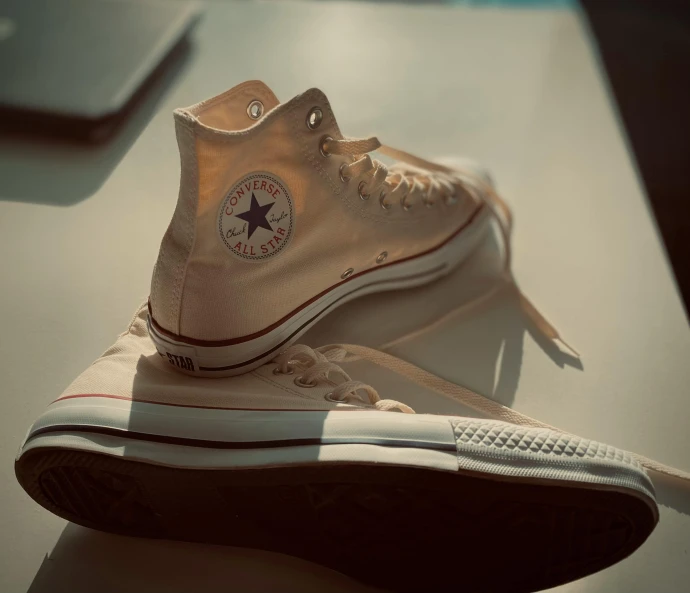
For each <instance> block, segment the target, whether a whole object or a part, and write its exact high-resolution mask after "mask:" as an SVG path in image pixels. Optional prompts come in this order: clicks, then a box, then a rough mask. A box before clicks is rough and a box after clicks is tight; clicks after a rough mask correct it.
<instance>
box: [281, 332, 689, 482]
mask: <svg viewBox="0 0 690 593" xmlns="http://www.w3.org/2000/svg"><path fill="white" fill-rule="evenodd" d="M359 359H365V360H368V361H370V362H373V363H374V364H377V365H378V366H381V367H383V368H386V369H388V370H390V371H393V372H394V373H396V374H398V375H401V376H403V377H405V378H406V379H409V380H410V381H412V382H413V383H415V384H417V385H419V386H421V387H423V388H425V389H430V390H431V391H434V392H436V393H438V394H440V395H443V396H445V397H448V398H450V399H452V400H454V401H456V402H459V403H461V404H463V405H465V406H467V407H469V408H472V409H473V410H476V411H477V412H480V413H482V414H485V415H487V416H489V417H491V418H494V419H496V420H501V421H503V422H509V423H511V424H516V425H519V426H526V427H530V428H546V429H549V430H556V431H558V432H560V433H562V434H565V435H568V436H575V435H573V434H572V433H569V432H566V431H563V430H561V429H559V428H556V427H554V426H551V425H550V424H546V423H544V422H540V421H539V420H536V419H535V418H532V417H530V416H527V415H526V414H521V413H520V412H517V411H515V410H513V409H511V408H508V407H506V406H504V405H502V404H499V403H498V402H495V401H494V400H492V399H490V398H488V397H485V396H483V395H480V394H478V393H475V392H474V391H472V390H471V389H468V388H467V387H462V386H461V385H456V384H455V383H451V382H450V381H446V380H445V379H442V378H441V377H437V376H436V375H434V374H432V373H430V372H428V371H425V370H424V369H420V368H419V367H417V366H415V365H413V364H411V363H409V362H406V361H404V360H401V359H400V358H396V357H395V356H392V355H391V354H387V353H385V352H381V351H379V350H375V349H373V348H367V347H366V346H356V345H352V344H333V345H330V346H322V347H320V348H317V349H316V350H313V349H312V348H309V347H308V346H305V345H302V344H298V345H294V346H290V347H289V348H288V349H287V350H285V351H284V352H283V353H282V354H280V355H279V356H277V357H276V358H275V359H274V362H275V363H277V364H278V370H279V371H280V372H283V373H286V374H291V373H293V372H294V371H295V369H299V370H300V372H301V373H302V374H301V381H302V382H303V383H304V384H307V385H306V386H314V385H316V383H317V382H318V381H319V380H329V375H330V374H331V373H334V374H336V375H339V376H340V377H341V378H342V379H343V380H344V382H343V383H341V384H339V385H337V387H335V388H334V389H333V391H331V392H330V393H329V394H328V397H329V399H331V400H332V401H342V402H346V401H348V400H350V399H352V398H354V399H356V400H358V401H360V402H362V403H365V404H368V405H371V406H374V407H375V408H376V409H378V410H386V411H388V410H395V409H397V410H400V411H402V412H405V413H407V414H414V413H415V412H414V410H413V409H412V408H410V407H409V406H407V405H405V404H403V403H401V402H398V401H395V400H382V399H381V398H380V396H379V394H378V392H377V391H376V389H374V388H373V387H371V386H370V385H367V384H366V383H363V382H361V381H354V380H352V379H351V378H350V376H349V375H348V374H347V373H346V372H345V371H344V370H343V369H342V368H341V367H340V366H338V365H337V364H336V362H353V361H355V360H359ZM329 381H330V380H329ZM331 384H332V383H331ZM362 394H365V396H366V397H365V398H364V397H362ZM630 455H631V456H632V457H634V458H635V459H636V460H637V462H638V463H639V464H640V465H642V466H643V467H645V468H647V469H649V470H653V471H656V472H659V473H662V474H666V475H668V476H673V477H675V478H680V479H682V480H685V481H688V482H690V473H689V472H686V471H683V470H680V469H676V468H674V467H671V466H669V465H665V464H663V463H659V462H658V461H655V460H653V459H650V458H649V457H644V456H643V455H639V454H637V453H632V452H630Z"/></svg>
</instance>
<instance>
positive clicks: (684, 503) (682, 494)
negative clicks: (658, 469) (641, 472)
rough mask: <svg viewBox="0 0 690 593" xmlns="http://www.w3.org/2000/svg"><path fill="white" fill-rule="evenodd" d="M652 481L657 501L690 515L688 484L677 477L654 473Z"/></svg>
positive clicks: (689, 488) (689, 486)
mask: <svg viewBox="0 0 690 593" xmlns="http://www.w3.org/2000/svg"><path fill="white" fill-rule="evenodd" d="M652 482H653V483H654V488H655V490H656V498H657V502H658V503H659V504H660V505H662V506H665V507H670V508H672V509H675V510H676V511H678V512H679V513H683V514H684V515H689V516H690V485H688V483H687V482H684V481H683V480H680V479H679V478H672V477H670V476H666V475H663V474H658V473H654V474H653V475H652Z"/></svg>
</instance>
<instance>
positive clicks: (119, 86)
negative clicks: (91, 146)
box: [0, 0, 200, 128]
mask: <svg viewBox="0 0 690 593" xmlns="http://www.w3.org/2000/svg"><path fill="white" fill-rule="evenodd" d="M199 14H200V8H199V4H197V3H196V2H184V1H174V0H170V1H167V0H2V2H0V125H2V121H3V120H5V122H6V123H7V122H9V120H13V119H16V118H20V119H22V118H24V119H26V120H27V121H34V122H36V121H41V118H43V121H47V120H46V119H45V118H53V119H55V118H57V119H63V120H73V121H76V122H79V123H80V124H81V125H83V126H86V127H87V128H88V127H89V125H90V124H94V125H95V124H96V123H97V122H102V121H104V120H107V119H109V118H113V117H115V116H117V114H119V113H120V112H121V111H122V110H123V109H124V108H125V107H126V106H127V104H128V103H129V102H130V101H131V100H132V98H133V97H134V96H135V94H136V92H137V90H138V89H139V88H140V87H141V86H142V84H143V83H144V82H145V81H146V80H147V78H148V77H149V76H151V74H152V73H153V72H154V71H155V70H156V68H157V67H159V65H160V64H161V63H162V62H163V61H164V60H165V59H166V57H167V56H168V55H169V54H170V53H171V52H172V51H173V50H174V49H175V48H176V47H177V46H178V45H179V44H180V43H181V41H182V39H183V38H184V37H185V35H186V33H187V32H188V31H189V29H190V28H191V27H192V26H193V24H194V23H195V22H196V20H197V18H198V16H199ZM27 116H34V120H31V118H30V117H29V118H28V119H27Z"/></svg>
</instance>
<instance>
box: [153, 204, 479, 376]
mask: <svg viewBox="0 0 690 593" xmlns="http://www.w3.org/2000/svg"><path fill="white" fill-rule="evenodd" d="M490 220H491V217H490V215H489V212H488V208H485V209H484V210H483V211H482V212H479V213H478V214H477V216H476V218H475V220H473V221H472V223H471V224H470V225H469V226H468V227H467V228H466V229H464V230H463V231H462V232H461V233H459V234H458V236H457V237H455V238H453V239H452V240H451V241H449V242H448V243H446V244H445V245H444V246H442V247H440V248H439V249H437V250H435V251H433V252H431V253H428V254H427V255H423V256H420V257H417V258H414V259H412V260H409V261H404V262H400V263H397V264H393V265H390V266H383V267H381V268H380V269H377V270H373V271H371V272H369V273H367V274H363V275H362V276H359V277H356V278H353V279H352V280H350V281H348V282H345V283H343V284H340V285H338V286H336V287H335V288H333V290H330V291H329V292H328V293H327V294H325V295H323V296H322V297H321V298H319V299H316V300H315V301H314V302H313V303H310V304H309V305H308V306H306V307H304V308H303V309H301V310H300V311H298V312H296V313H295V314H294V315H293V316H291V317H290V318H289V319H288V320H286V321H285V322H284V323H282V324H281V325H279V326H278V327H276V328H274V329H273V330H271V331H270V332H267V333H266V334H263V335H261V336H258V337H256V338H253V339H251V340H247V341H244V342H241V343H238V344H232V345H229V346H200V345H195V344H190V343H188V342H184V341H180V340H176V339H175V338H171V337H170V336H167V335H165V334H163V333H162V332H160V331H159V330H158V329H157V328H156V326H155V325H154V324H153V323H152V322H151V320H150V319H149V320H148V327H149V333H150V335H151V338H152V339H153V341H154V343H155V344H156V348H157V349H158V351H159V352H160V353H161V355H163V356H164V357H167V359H168V361H169V362H170V363H171V364H172V365H173V366H176V367H177V368H178V369H179V370H182V371H183V372H188V373H191V374H196V375H202V376H209V377H222V376H230V375H235V374H239V373H245V372H247V371H248V370H251V369H252V368H256V367H258V366H260V365H261V364H263V363H265V362H266V361H268V360H270V359H271V358H273V357H274V356H275V355H276V352H277V350H278V348H279V347H281V346H282V347H287V346H288V345H289V344H290V343H292V342H294V341H295V340H296V339H297V338H299V336H301V335H302V334H303V333H304V332H306V331H307V330H308V329H309V328H310V327H311V326H312V325H314V324H315V323H316V322H317V321H318V320H319V319H320V318H321V317H322V316H323V315H325V314H326V313H329V312H330V311H331V310H333V309H334V308H335V307H336V306H341V305H344V304H345V303H347V302H349V301H351V300H353V299H355V298H359V297H361V296H365V295H367V294H371V293H375V292H383V291H388V290H398V289H405V288H412V287H415V286H419V285H422V284H426V283H429V282H432V281H433V280H436V279H438V278H440V277H442V276H444V275H446V274H448V273H449V272H450V271H451V270H452V269H453V268H454V267H455V266H457V265H459V264H460V263H461V262H462V261H464V260H465V259H466V258H467V257H468V256H469V255H470V254H471V253H472V251H473V250H474V249H475V248H476V247H477V245H478V244H479V242H480V241H481V239H482V238H483V237H484V236H485V234H486V232H487V231H488V229H489V226H490V225H489V222H490ZM229 367H230V368H229Z"/></svg>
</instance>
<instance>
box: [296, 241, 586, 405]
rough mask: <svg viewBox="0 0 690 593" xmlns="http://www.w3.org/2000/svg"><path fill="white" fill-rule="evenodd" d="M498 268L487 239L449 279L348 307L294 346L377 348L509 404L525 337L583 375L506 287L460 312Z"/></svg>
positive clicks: (491, 282) (494, 244)
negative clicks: (545, 334)
mask: <svg viewBox="0 0 690 593" xmlns="http://www.w3.org/2000/svg"><path fill="white" fill-rule="evenodd" d="M500 270H501V255H500V249H499V243H498V240H497V238H496V236H495V235H494V234H493V233H492V234H490V235H489V236H488V237H487V238H486V239H485V240H484V242H483V243H482V244H481V245H480V247H479V248H478V249H477V250H476V251H475V252H474V254H473V255H472V256H471V257H470V258H469V259H468V260H467V261H466V262H465V263H464V264H463V265H461V266H460V267H458V268H457V269H456V270H454V271H453V272H452V273H451V274H449V275H448V276H446V277H444V278H442V279H440V280H438V281H436V282H434V283H432V284H428V285H425V286H420V287H418V288H412V289H407V290H399V291H392V292H386V293H379V294H372V295H369V296H365V297H361V298H358V299H356V300H354V301H351V302H349V303H347V304H345V305H343V306H342V307H339V308H338V309H336V310H335V311H334V312H333V313H331V314H330V315H328V316H327V317H325V318H324V319H323V320H322V321H320V322H319V323H317V324H316V325H315V326H314V327H313V328H311V329H310V330H309V331H308V332H307V333H306V334H304V336H303V337H302V338H300V342H303V343H305V344H307V345H309V346H312V347H317V346H323V345H326V344H329V343H345V344H348V343H351V344H361V345H365V346H369V347H372V348H382V349H384V350H386V351H387V352H390V353H391V354H393V355H395V356H398V357H400V358H402V359H405V360H408V361H409V362H412V363H413V364H416V365H417V366H420V367H422V368H424V369H425V370H427V371H430V372H431V373H434V374H436V375H439V376H441V377H443V378H444V379H447V380H449V381H452V382H454V383H457V384H460V385H463V386H465V387H468V388H470V389H472V390H473V391H476V392H477V393H481V394H483V395H486V396H488V397H491V398H492V399H494V400H496V401H498V402H500V403H502V404H503V405H506V406H510V405H511V404H512V403H513V401H514V399H515V394H516V392H517V388H518V382H519V379H520V370H521V367H522V358H523V343H524V338H525V333H529V334H530V336H532V338H533V339H534V341H535V342H536V343H537V344H538V345H539V346H540V348H541V349H542V350H543V352H544V353H545V354H546V355H547V356H549V357H550V358H551V360H552V361H553V362H554V363H555V364H556V365H557V366H559V367H561V368H563V367H565V366H566V365H567V366H571V367H573V368H577V369H580V370H582V369H583V365H582V362H581V361H580V360H579V359H577V358H573V357H572V356H570V355H568V354H567V353H565V352H562V351H561V350H559V349H558V348H557V347H556V346H555V345H554V344H553V343H552V342H551V341H549V340H547V339H546V338H544V336H543V335H542V334H541V333H540V332H539V331H538V330H537V329H536V328H535V327H534V326H533V325H532V323H531V322H530V320H529V319H528V318H527V316H526V315H525V314H524V312H523V311H522V309H521V307H520V302H519V297H518V294H517V293H516V291H515V290H514V289H513V288H511V287H510V286H506V287H505V288H504V289H502V290H501V291H500V292H499V293H497V294H495V295H494V296H493V297H491V298H490V299H489V300H488V301H486V302H485V303H484V304H481V305H479V306H476V307H473V306H470V307H469V308H467V307H466V306H467V304H468V303H471V302H472V301H473V300H474V299H476V298H477V297H481V295H483V294H486V292H487V291H489V290H491V288H492V287H494V286H495V285H496V283H497V282H499V276H500ZM406 403H408V404H409V405H411V406H412V407H413V408H414V409H415V410H417V411H419V412H422V411H425V409H424V407H422V408H419V409H418V408H416V407H415V405H413V403H412V402H411V401H406ZM433 412H435V413H442V412H444V413H452V410H450V409H449V410H445V411H443V410H441V409H438V408H435V409H434V410H433Z"/></svg>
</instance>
